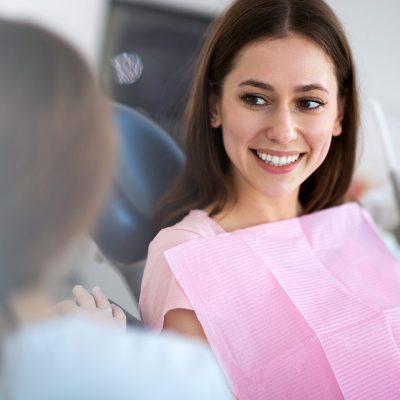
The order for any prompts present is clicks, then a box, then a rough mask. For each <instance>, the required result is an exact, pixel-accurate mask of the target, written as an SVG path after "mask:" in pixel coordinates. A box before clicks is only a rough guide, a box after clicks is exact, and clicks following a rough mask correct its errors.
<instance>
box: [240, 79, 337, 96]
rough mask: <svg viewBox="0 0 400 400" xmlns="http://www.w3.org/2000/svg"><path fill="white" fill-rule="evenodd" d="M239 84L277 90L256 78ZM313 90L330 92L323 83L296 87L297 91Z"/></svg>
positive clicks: (272, 90)
mask: <svg viewBox="0 0 400 400" xmlns="http://www.w3.org/2000/svg"><path fill="white" fill-rule="evenodd" d="M239 86H253V87H256V88H258V89H263V90H269V91H271V92H274V91H275V88H274V87H273V86H272V85H271V84H269V83H266V82H261V81H257V80H255V79H247V80H245V81H243V82H241V83H240V84H239ZM312 90H320V91H322V92H325V93H329V91H328V89H326V88H325V87H324V86H323V85H321V84H319V83H310V84H308V85H301V86H296V87H295V92H310V91H312Z"/></svg>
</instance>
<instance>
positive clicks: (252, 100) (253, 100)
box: [241, 94, 267, 106]
mask: <svg viewBox="0 0 400 400" xmlns="http://www.w3.org/2000/svg"><path fill="white" fill-rule="evenodd" d="M241 99H242V100H243V101H244V102H245V103H246V104H249V105H251V106H263V105H265V104H267V101H266V100H265V99H264V98H263V97H260V96H256V95H254V94H246V95H244V96H241Z"/></svg>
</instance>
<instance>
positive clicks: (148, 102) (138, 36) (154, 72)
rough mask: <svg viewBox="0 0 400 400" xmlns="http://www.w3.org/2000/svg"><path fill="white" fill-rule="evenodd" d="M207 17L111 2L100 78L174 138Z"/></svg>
mask: <svg viewBox="0 0 400 400" xmlns="http://www.w3.org/2000/svg"><path fill="white" fill-rule="evenodd" d="M212 18H213V17H212V16H211V15H199V14H193V13H189V12H186V11H183V10H177V9H170V8H165V7H161V6H157V5H148V4H142V3H136V2H127V1H112V2H111V6H110V15H109V23H108V29H107V36H106V41H105V47H104V52H103V78H104V79H105V82H106V85H107V87H108V89H109V91H111V96H112V97H113V99H114V100H115V101H117V102H120V103H123V104H126V105H129V106H131V107H133V108H135V109H136V110H138V111H141V112H143V113H145V114H146V115H148V116H149V117H150V118H152V119H153V120H155V121H156V122H157V123H159V124H160V125H161V126H162V127H163V128H164V129H165V130H166V131H167V132H169V133H170V134H171V135H172V136H175V137H176V136H177V134H178V133H179V126H180V124H179V123H180V120H181V116H182V111H183V108H184V106H185V103H186V100H187V96H188V92H189V90H190V86H191V82H192V79H193V75H194V72H195V68H196V61H197V59H198V55H199V52H200V48H201V44H202V42H203V40H204V36H205V32H206V29H207V27H208V25H209V24H210V22H211V21H212Z"/></svg>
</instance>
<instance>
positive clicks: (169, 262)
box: [140, 0, 400, 399]
mask: <svg viewBox="0 0 400 400" xmlns="http://www.w3.org/2000/svg"><path fill="white" fill-rule="evenodd" d="M186 111H187V112H186V154H187V164H186V167H185V169H184V171H183V173H182V175H181V177H180V179H179V180H178V181H177V182H176V185H175V187H173V188H172V189H171V191H170V192H169V194H167V196H166V197H165V199H164V201H163V202H162V203H161V205H160V208H159V213H158V218H159V221H160V227H161V228H165V227H167V228H165V229H162V230H161V231H160V233H159V234H158V235H157V236H156V238H155V239H154V240H153V242H152V243H151V245H150V248H149V253H148V259H147V264H146V268H145V272H144V277H143V283H142V290H141V298H140V307H141V312H142V317H143V320H144V322H145V323H146V324H147V325H150V326H152V327H154V328H156V329H159V330H162V329H172V330H175V331H178V332H180V333H184V334H187V335H192V336H197V337H200V338H202V339H203V340H207V341H208V343H209V344H210V346H211V347H212V349H213V350H214V352H215V353H216V355H217V358H218V359H219V360H220V361H221V364H222V366H223V368H224V370H225V372H226V374H227V376H228V378H229V381H230V383H231V385H232V389H233V391H234V393H235V395H236V396H237V397H239V398H246V399H265V398H273V399H276V398H334V399H339V398H343V397H346V399H355V398H371V396H372V397H374V395H373V394H371V393H372V392H371V393H368V390H374V391H375V392H376V390H377V389H376V388H380V389H379V391H378V392H376V393H380V395H382V396H386V397H387V398H391V397H390V396H391V395H392V394H393V393H395V392H396V390H400V387H399V385H398V384H397V383H395V382H393V381H391V380H390V378H387V376H389V375H387V376H386V375H385V376H384V377H383V376H382V375H380V374H377V373H375V372H376V371H374V370H373V368H369V369H368V368H363V367H362V366H365V365H367V364H368V357H370V358H371V360H374V361H375V360H376V359H377V357H378V356H377V355H378V354H379V357H381V354H385V355H384V356H382V357H383V358H379V360H378V361H376V364H375V365H379V368H378V369H382V370H383V369H385V368H386V366H388V370H390V371H391V372H390V373H393V375H392V376H395V375H396V374H399V373H400V370H399V367H398V363H397V361H393V362H392V361H390V360H398V359H399V358H398V357H399V353H398V347H397V348H396V345H393V346H392V345H391V344H389V342H390V343H392V344H393V341H392V342H391V340H392V339H390V337H391V335H393V334H392V333H391V331H390V329H391V328H390V329H386V328H383V326H392V325H391V324H394V325H396V324H397V323H398V322H399V321H400V298H399V296H398V294H395V293H400V278H399V276H398V274H397V272H396V271H397V270H398V268H397V265H396V264H395V262H394V261H393V259H392V258H391V257H390V256H388V254H387V253H386V250H385V249H384V247H383V246H382V244H381V242H380V240H379V238H377V237H376V234H375V233H374V228H373V225H372V223H371V222H370V220H369V218H368V217H366V216H365V213H364V212H363V211H362V210H360V209H359V208H358V206H356V205H343V204H344V203H345V198H346V192H347V190H348V187H349V184H350V181H351V178H352V174H353V169H354V161H355V154H356V143H357V129H358V120H359V112H358V97H357V90H356V77H355V69H354V63H353V59H352V55H351V50H350V48H349V45H348V42H347V39H346V37H345V34H344V32H343V29H342V27H341V24H340V22H339V21H338V19H337V17H336V16H335V14H334V13H333V11H332V10H331V9H330V8H329V6H328V5H327V4H326V3H325V2H324V1H323V0H236V1H235V2H233V4H232V5H231V6H230V7H229V8H228V9H227V10H226V12H225V13H224V14H223V15H222V16H221V17H220V18H219V19H218V20H217V21H216V23H215V24H214V26H213V29H212V31H211V32H210V34H209V36H208V41H207V43H206V44H205V47H204V49H203V52H202V55H201V57H200V63H199V66H198V72H197V76H196V80H195V84H194V87H193V90H192V94H191V97H190V101H189V104H188V106H187V110H186ZM336 206H341V207H336ZM174 224H175V225H174ZM366 232H368V233H366ZM194 239H197V240H194ZM185 242H186V243H185ZM189 242H190V243H189ZM178 245H179V246H178ZM369 251H370V253H368V252H369ZM378 254H379V256H381V257H382V259H385V260H386V262H385V266H384V268H380V269H379V273H378V272H377V271H378V270H377V268H376V266H377V265H379V266H381V264H380V262H379V257H378V258H376V257H377V255H378ZM350 256H351V257H350ZM338 260H339V261H338ZM377 275H379V282H380V283H379V284H378V283H377ZM393 282H396V284H395V286H396V289H395V290H394V291H391V289H390V287H393ZM366 287H368V291H366V290H365V288H366ZM389 293H392V294H393V296H394V297H390V296H391V295H389ZM388 296H389V297H390V298H391V299H392V300H391V301H390V302H389V303H390V305H389V303H386V300H385V299H386V298H388ZM365 304H368V307H366V308H364V305H365ZM383 304H385V305H383ZM393 307H395V308H396V307H397V308H396V312H392V311H393V310H392V308H393ZM387 308H388V309H389V308H390V309H391V310H392V311H391V314H390V315H391V317H387V319H386V316H385V317H382V319H381V320H379V321H378V319H379V318H380V317H379V318H378V317H377V315H383V314H384V313H385V312H386V311H387ZM377 310H379V312H377ZM381 313H382V314H381ZM394 315H395V317H394ZM238 316H239V317H238ZM375 317H376V318H378V319H377V320H375ZM369 318H371V319H373V320H374V324H375V323H376V325H374V329H375V328H376V329H381V328H382V331H380V332H381V333H379V334H377V336H374V334H372V333H371V332H372V331H371V327H367V326H365V325H363V324H364V322H365V321H367V320H369ZM390 318H393V321H396V322H391V321H392V320H390V321H389V319H390ZM363 321H364V322H363ZM356 322H357V323H356ZM399 326H400V325H399ZM353 328H354V331H351V330H352V329H353ZM393 329H395V328H393ZM355 331H357V332H355ZM374 332H377V331H374ZM396 332H397V331H396ZM339 336H340V337H339ZM376 337H379V340H378V342H379V343H375V341H376V340H377V339H376ZM386 340H387V342H386ZM385 343H386V344H385ZM359 345H360V346H361V345H365V346H366V347H365V351H364V350H362V351H361V350H360V348H358V347H357V346H359ZM375 346H376V347H375ZM397 346H398V343H397ZM389 348H390V349H389ZM370 349H373V350H370ZM384 349H386V350H385V351H386V352H385V351H384ZM388 349H389V350H388ZM360 354H363V355H364V354H367V355H368V356H366V357H367V358H362V357H360V358H357V357H358V356H359V355H360ZM363 357H364V356H363ZM354 360H357V361H354ZM353 361H354V363H355V364H354V366H353V367H350V364H351V362H353ZM357 363H358V364H357ZM396 363H397V364H396ZM383 366H385V367H383ZM357 374H358V375H357ZM378 375H379V376H378ZM397 376H398V375H397ZM360 388H362V389H360ZM366 391H367V392H366ZM375 392H374V393H375ZM383 393H385V395H383Z"/></svg>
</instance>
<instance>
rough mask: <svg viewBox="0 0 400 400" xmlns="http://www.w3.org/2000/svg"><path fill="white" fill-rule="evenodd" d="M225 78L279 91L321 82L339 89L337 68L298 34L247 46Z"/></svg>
mask: <svg viewBox="0 0 400 400" xmlns="http://www.w3.org/2000/svg"><path fill="white" fill-rule="evenodd" d="M226 78H227V80H229V81H230V83H231V84H234V85H236V86H237V85H240V84H241V83H242V82H243V81H246V80H249V79H250V80H257V81H261V82H266V83H268V84H269V85H271V86H274V87H276V88H279V87H281V86H282V87H287V86H290V87H292V88H293V89H294V88H297V87H299V86H304V85H309V84H312V83H318V84H320V85H322V86H324V87H326V88H327V89H328V91H332V90H334V89H335V87H336V86H337V82H336V76H335V67H334V65H333V62H332V61H331V59H330V57H329V56H328V55H327V54H326V52H325V51H324V50H323V49H322V48H321V47H319V46H318V45H317V44H316V43H314V42H313V41H311V40H310V39H306V38H303V37H300V36H296V35H291V36H288V37H284V38H279V39H275V38H274V39H262V40H258V41H256V42H252V43H250V44H248V45H247V46H245V47H244V48H243V49H242V50H240V52H239V53H238V55H237V57H236V59H235V62H234V64H233V68H232V69H231V71H230V73H229V74H228V76H227V77H226Z"/></svg>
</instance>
